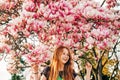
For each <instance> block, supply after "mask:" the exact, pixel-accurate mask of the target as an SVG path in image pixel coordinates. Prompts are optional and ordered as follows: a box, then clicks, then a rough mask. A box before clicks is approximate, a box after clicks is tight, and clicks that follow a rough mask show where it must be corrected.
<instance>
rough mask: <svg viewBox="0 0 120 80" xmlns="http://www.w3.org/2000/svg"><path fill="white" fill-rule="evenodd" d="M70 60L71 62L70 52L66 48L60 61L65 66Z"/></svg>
mask: <svg viewBox="0 0 120 80" xmlns="http://www.w3.org/2000/svg"><path fill="white" fill-rule="evenodd" d="M68 60H69V52H68V50H67V49H66V48H64V49H63V52H62V54H61V57H60V61H61V63H62V64H65V63H67V62H68Z"/></svg>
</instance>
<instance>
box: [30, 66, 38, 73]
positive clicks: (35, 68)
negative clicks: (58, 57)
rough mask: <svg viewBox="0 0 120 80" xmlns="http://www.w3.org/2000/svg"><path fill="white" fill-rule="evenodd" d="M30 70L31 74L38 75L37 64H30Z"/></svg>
mask: <svg viewBox="0 0 120 80" xmlns="http://www.w3.org/2000/svg"><path fill="white" fill-rule="evenodd" d="M31 69H32V72H33V73H34V74H35V73H38V65H37V64H32V65H31Z"/></svg>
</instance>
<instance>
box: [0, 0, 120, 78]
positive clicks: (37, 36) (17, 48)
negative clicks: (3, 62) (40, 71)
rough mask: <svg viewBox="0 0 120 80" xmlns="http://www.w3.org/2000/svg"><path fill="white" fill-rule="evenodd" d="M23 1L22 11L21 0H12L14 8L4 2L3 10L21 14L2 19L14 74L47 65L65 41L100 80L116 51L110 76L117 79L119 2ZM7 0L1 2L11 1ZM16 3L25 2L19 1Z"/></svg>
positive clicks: (3, 38) (3, 39) (3, 52)
mask: <svg viewBox="0 0 120 80" xmlns="http://www.w3.org/2000/svg"><path fill="white" fill-rule="evenodd" d="M20 1H21V5H17V6H19V8H18V9H16V8H17V7H16V6H14V5H15V4H14V3H16V2H17V0H13V1H11V0H6V2H9V3H11V6H10V7H9V9H8V8H7V9H6V7H2V6H1V7H2V8H3V9H1V10H5V11H6V12H11V11H10V10H12V11H13V13H15V12H14V10H15V11H16V12H17V14H18V15H17V16H14V17H12V16H11V15H10V16H5V18H4V19H5V20H3V18H1V19H0V20H1V21H2V23H3V22H4V23H5V27H4V28H2V30H1V32H0V35H1V36H0V42H1V43H0V44H1V45H0V52H1V59H2V56H3V55H6V56H9V57H8V58H7V57H5V58H7V59H8V64H9V66H8V71H9V72H10V73H11V74H17V73H19V72H20V71H21V69H22V68H24V69H25V68H28V67H31V66H32V65H33V64H36V65H37V66H38V65H41V64H42V63H43V62H46V61H48V60H49V59H50V58H51V54H52V51H53V49H54V47H55V46H56V45H65V46H69V47H70V48H71V49H73V50H74V51H75V53H76V54H77V55H79V59H83V60H84V61H83V62H86V61H87V62H89V63H90V64H91V65H92V67H93V69H92V76H93V77H92V79H94V80H102V75H103V69H104V67H105V65H106V64H107V62H108V61H109V59H111V57H112V56H113V55H115V61H116V62H115V63H114V65H112V66H113V68H114V69H112V70H111V74H110V75H109V77H110V80H112V78H115V77H116V75H117V72H118V64H119V61H118V57H117V56H116V46H117V45H118V44H119V43H120V42H119V40H118V38H119V32H120V31H119V30H120V11H119V10H115V9H114V7H116V5H117V4H118V3H117V0H103V2H102V3H101V4H100V3H97V2H95V1H94V0H20ZM3 3H4V1H3ZM3 3H0V4H1V5H3V6H6V5H7V4H8V3H4V4H3ZM104 3H106V5H104ZM16 4H20V3H19V1H18V2H17V3H16ZM6 12H4V11H3V12H2V14H5V15H6ZM8 15H9V13H8ZM8 19H10V21H8ZM2 27H3V26H2ZM110 52H111V54H110ZM104 57H106V58H105V60H104V62H103V59H104ZM109 66H110V65H109Z"/></svg>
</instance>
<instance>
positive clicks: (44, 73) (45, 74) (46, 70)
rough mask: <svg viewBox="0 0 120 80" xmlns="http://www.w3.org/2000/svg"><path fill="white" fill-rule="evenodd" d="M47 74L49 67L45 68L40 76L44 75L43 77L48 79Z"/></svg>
mask: <svg viewBox="0 0 120 80" xmlns="http://www.w3.org/2000/svg"><path fill="white" fill-rule="evenodd" d="M49 73H50V66H47V67H45V68H44V69H43V70H42V72H41V75H44V76H45V77H47V78H48V77H49Z"/></svg>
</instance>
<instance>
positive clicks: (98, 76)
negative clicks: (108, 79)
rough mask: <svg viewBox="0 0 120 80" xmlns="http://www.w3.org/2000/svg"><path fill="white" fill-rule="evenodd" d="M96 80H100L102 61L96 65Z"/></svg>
mask: <svg viewBox="0 0 120 80" xmlns="http://www.w3.org/2000/svg"><path fill="white" fill-rule="evenodd" d="M97 78H98V80H102V60H100V62H99V64H98V74H97Z"/></svg>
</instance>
